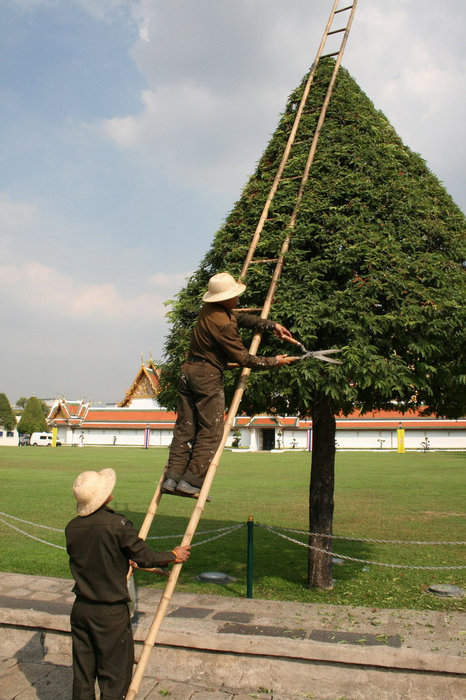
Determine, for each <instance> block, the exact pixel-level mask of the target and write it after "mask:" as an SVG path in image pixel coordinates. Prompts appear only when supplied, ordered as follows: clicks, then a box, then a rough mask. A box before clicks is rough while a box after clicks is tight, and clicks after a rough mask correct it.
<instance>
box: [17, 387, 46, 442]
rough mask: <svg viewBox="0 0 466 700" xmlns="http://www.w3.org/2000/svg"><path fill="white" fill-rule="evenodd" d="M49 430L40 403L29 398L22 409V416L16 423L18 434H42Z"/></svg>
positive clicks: (34, 398) (33, 398)
mask: <svg viewBox="0 0 466 700" xmlns="http://www.w3.org/2000/svg"><path fill="white" fill-rule="evenodd" d="M48 429H49V427H48V425H47V421H46V420H45V417H44V413H43V410H42V402H41V401H40V400H39V399H37V398H36V397H35V396H31V398H30V399H29V400H28V402H27V404H26V406H25V407H24V411H23V415H22V416H21V419H20V421H19V423H18V432H19V433H26V434H31V433H43V432H47V431H48Z"/></svg>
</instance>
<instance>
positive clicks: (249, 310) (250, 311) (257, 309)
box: [235, 306, 262, 314]
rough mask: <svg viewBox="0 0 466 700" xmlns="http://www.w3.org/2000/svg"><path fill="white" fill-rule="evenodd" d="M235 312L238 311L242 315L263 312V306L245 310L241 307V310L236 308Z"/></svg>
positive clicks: (248, 307) (249, 307)
mask: <svg viewBox="0 0 466 700" xmlns="http://www.w3.org/2000/svg"><path fill="white" fill-rule="evenodd" d="M235 311H237V312H238V313H240V314H241V313H243V312H244V313H252V312H253V311H262V306H245V307H244V308H243V307H239V308H236V309H235Z"/></svg>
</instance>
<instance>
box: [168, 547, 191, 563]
mask: <svg viewBox="0 0 466 700" xmlns="http://www.w3.org/2000/svg"><path fill="white" fill-rule="evenodd" d="M172 552H173V554H175V555H176V561H175V564H183V563H184V562H185V561H188V559H189V555H190V554H191V547H190V545H187V546H186V547H181V546H180V547H175V549H173V550H172Z"/></svg>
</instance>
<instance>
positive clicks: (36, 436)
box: [29, 433, 61, 447]
mask: <svg viewBox="0 0 466 700" xmlns="http://www.w3.org/2000/svg"><path fill="white" fill-rule="evenodd" d="M52 437H53V436H52V433H32V435H31V437H30V439H29V444H30V445H34V447H37V445H45V447H51V446H52ZM60 446H61V442H59V441H58V440H57V447H60Z"/></svg>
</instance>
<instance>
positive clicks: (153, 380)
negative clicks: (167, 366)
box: [118, 357, 160, 407]
mask: <svg viewBox="0 0 466 700" xmlns="http://www.w3.org/2000/svg"><path fill="white" fill-rule="evenodd" d="M159 374H160V370H159V368H158V367H156V365H155V363H154V360H153V359H152V357H151V359H150V360H149V362H144V360H141V366H140V368H139V371H138V373H137V375H136V377H135V379H134V381H133V383H132V384H131V386H130V388H129V389H128V390H127V392H126V395H125V398H124V399H123V400H122V401H120V403H119V404H118V406H121V407H123V406H129V405H130V404H131V401H133V399H157V395H158V393H159V391H160V382H159Z"/></svg>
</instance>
